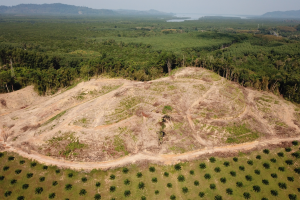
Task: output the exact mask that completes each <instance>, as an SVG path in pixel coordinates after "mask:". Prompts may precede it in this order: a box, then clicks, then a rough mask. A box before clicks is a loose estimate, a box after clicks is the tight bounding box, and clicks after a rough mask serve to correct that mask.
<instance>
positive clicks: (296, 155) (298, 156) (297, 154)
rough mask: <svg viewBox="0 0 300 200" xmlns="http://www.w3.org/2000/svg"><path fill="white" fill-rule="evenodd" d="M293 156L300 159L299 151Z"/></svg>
mask: <svg viewBox="0 0 300 200" xmlns="http://www.w3.org/2000/svg"><path fill="white" fill-rule="evenodd" d="M292 156H293V157H295V158H300V153H299V152H298V151H297V152H294V153H292Z"/></svg>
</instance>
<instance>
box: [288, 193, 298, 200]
mask: <svg viewBox="0 0 300 200" xmlns="http://www.w3.org/2000/svg"><path fill="white" fill-rule="evenodd" d="M289 199H290V200H296V199H297V195H295V194H289Z"/></svg>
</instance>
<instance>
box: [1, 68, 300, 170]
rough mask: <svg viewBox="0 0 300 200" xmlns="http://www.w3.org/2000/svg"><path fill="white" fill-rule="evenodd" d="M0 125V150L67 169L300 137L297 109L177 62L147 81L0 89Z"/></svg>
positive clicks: (170, 158) (183, 156) (166, 159)
mask: <svg viewBox="0 0 300 200" xmlns="http://www.w3.org/2000/svg"><path fill="white" fill-rule="evenodd" d="M0 127H1V135H2V138H1V141H0V148H2V150H4V146H5V147H6V150H11V151H15V152H17V153H20V154H21V155H22V156H25V157H29V158H32V159H36V160H39V161H41V162H44V163H48V164H55V165H60V164H59V163H61V166H68V167H71V168H78V169H79V168H86V169H90V168H107V167H108V168H109V167H113V165H114V164H113V163H115V165H123V164H128V163H134V162H137V161H139V160H153V161H157V162H160V163H164V164H173V163H174V162H176V161H179V160H189V159H194V158H195V157H197V156H200V155H204V154H207V153H214V152H226V151H233V152H237V151H240V150H243V149H253V148H257V146H264V145H268V144H278V143H281V142H284V141H292V140H293V139H298V140H299V139H300V134H299V133H300V109H299V108H298V107H297V106H296V105H294V104H292V103H291V102H288V101H286V100H284V99H283V98H282V97H280V96H276V95H274V94H272V93H270V92H265V91H256V90H252V89H249V88H244V87H242V86H240V85H238V84H236V83H234V82H231V81H228V80H226V79H225V78H222V77H220V76H218V75H217V74H215V73H213V72H211V71H208V70H205V69H202V68H181V69H179V70H177V71H176V73H174V75H172V76H170V77H166V78H161V79H158V80H154V81H149V82H137V81H129V80H124V79H107V78H98V79H92V80H90V81H88V82H82V83H79V84H78V85H77V86H75V87H73V88H69V89H64V90H61V91H60V92H58V93H56V94H54V95H49V96H38V95H37V94H36V93H35V92H34V90H33V87H32V86H30V87H27V88H24V89H22V90H19V91H16V92H12V93H8V94H0ZM0 150H1V149H0ZM82 162H84V163H82ZM87 162H90V164H89V163H87ZM80 163H81V165H80Z"/></svg>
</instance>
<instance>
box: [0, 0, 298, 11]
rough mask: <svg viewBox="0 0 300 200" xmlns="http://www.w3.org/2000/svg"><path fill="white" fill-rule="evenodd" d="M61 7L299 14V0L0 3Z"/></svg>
mask: <svg viewBox="0 0 300 200" xmlns="http://www.w3.org/2000/svg"><path fill="white" fill-rule="evenodd" d="M21 3H35V4H43V3H64V4H70V5H77V6H87V7H90V8H98V9H100V8H105V9H134V10H149V9H155V10H159V11H165V12H173V13H200V14H238V15H261V14H264V13H265V12H270V11H277V10H280V11H286V10H300V0H25V1H24V0H0V5H6V6H12V5H18V4H21Z"/></svg>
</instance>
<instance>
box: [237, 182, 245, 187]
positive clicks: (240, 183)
mask: <svg viewBox="0 0 300 200" xmlns="http://www.w3.org/2000/svg"><path fill="white" fill-rule="evenodd" d="M243 185H244V184H243V183H242V182H236V186H237V187H243Z"/></svg>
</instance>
